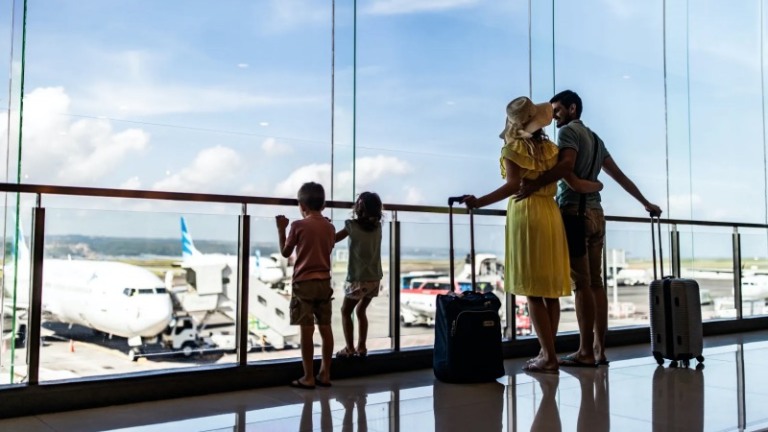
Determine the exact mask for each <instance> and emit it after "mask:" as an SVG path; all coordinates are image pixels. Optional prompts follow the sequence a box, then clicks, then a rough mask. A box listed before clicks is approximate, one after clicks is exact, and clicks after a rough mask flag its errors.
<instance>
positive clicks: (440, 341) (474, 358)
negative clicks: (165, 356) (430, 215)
mask: <svg viewBox="0 0 768 432" xmlns="http://www.w3.org/2000/svg"><path fill="white" fill-rule="evenodd" d="M462 198H463V197H452V198H449V199H448V208H449V212H448V215H449V226H450V243H451V245H450V249H451V262H450V275H451V292H450V293H448V294H446V295H438V296H437V301H436V307H437V311H436V316H435V349H434V354H433V362H432V366H433V369H434V372H435V377H437V379H439V380H440V381H444V382H448V383H478V382H489V381H494V380H496V379H497V378H499V377H501V376H503V375H504V356H503V353H502V349H501V318H500V317H499V309H501V300H499V298H498V297H497V296H496V295H495V294H493V293H478V292H475V291H467V292H465V293H463V294H456V293H455V281H454V278H455V276H454V269H453V257H454V250H453V204H454V203H456V202H461V201H462ZM469 221H470V222H469V226H470V242H471V246H470V265H471V266H472V287H473V289H475V288H476V287H477V284H476V283H475V245H474V220H473V216H472V211H471V210H470V212H469Z"/></svg>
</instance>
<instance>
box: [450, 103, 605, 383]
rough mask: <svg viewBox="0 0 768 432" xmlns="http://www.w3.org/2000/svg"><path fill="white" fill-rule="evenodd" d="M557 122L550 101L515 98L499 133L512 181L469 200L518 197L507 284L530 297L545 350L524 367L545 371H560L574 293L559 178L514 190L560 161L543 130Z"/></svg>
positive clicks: (588, 184)
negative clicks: (524, 192)
mask: <svg viewBox="0 0 768 432" xmlns="http://www.w3.org/2000/svg"><path fill="white" fill-rule="evenodd" d="M551 122H552V105H550V104H549V103H541V104H534V103H533V102H532V101H531V100H530V99H528V98H527V97H519V98H517V99H515V100H513V101H512V102H510V103H509V104H508V105H507V122H506V127H505V128H504V131H503V132H502V133H501V135H499V137H500V138H502V139H503V140H504V146H503V147H502V149H501V176H502V177H503V178H504V179H506V182H505V183H504V184H503V185H502V186H500V187H499V188H498V189H496V190H494V191H493V192H490V193H489V194H487V195H484V196H481V197H480V198H476V197H475V196H474V195H470V196H468V197H467V198H466V199H465V201H464V202H465V203H466V204H467V207H470V208H477V207H484V206H487V205H489V204H493V203H495V202H498V201H501V200H503V199H505V198H509V197H512V199H510V200H509V203H508V204H507V227H506V248H505V250H506V257H505V262H506V267H505V272H506V274H505V278H504V284H505V288H506V290H507V292H512V293H513V294H515V295H519V296H526V297H527V298H528V309H529V311H530V314H531V321H532V322H533V326H534V329H535V330H536V335H537V336H538V339H539V344H541V352H540V353H539V355H538V356H537V357H536V358H533V359H531V360H529V361H528V363H527V364H526V365H525V366H524V367H523V369H524V370H526V371H529V372H542V373H558V358H557V354H556V352H555V336H556V334H557V326H558V324H559V322H560V297H564V296H569V295H571V279H570V263H569V260H568V244H567V242H566V239H565V229H564V228H563V220H562V217H561V216H560V210H558V208H557V204H556V203H555V200H554V198H555V192H556V188H557V184H556V183H550V184H549V185H548V186H545V187H543V188H541V189H540V190H538V191H537V192H536V193H535V194H534V195H532V196H531V197H530V198H528V199H525V200H521V201H515V199H514V197H513V195H515V193H517V191H518V190H519V188H520V182H521V181H522V179H523V178H525V179H534V178H536V177H538V176H539V175H541V173H543V172H544V171H547V170H548V169H550V168H552V167H553V166H554V165H555V164H556V163H557V157H558V148H557V145H556V144H555V143H553V142H552V141H550V140H549V138H548V137H547V135H546V134H545V133H544V130H543V128H544V127H546V126H547V125H549V124H550V123H551ZM564 180H565V181H566V182H567V183H568V185H569V186H570V187H571V188H572V189H574V190H575V191H576V192H580V193H589V192H597V191H599V190H601V189H602V187H603V185H602V183H600V182H592V181H587V180H582V179H579V178H577V177H576V176H575V175H573V174H570V175H569V176H567V177H566V178H565V179H564ZM513 325H514V324H513Z"/></svg>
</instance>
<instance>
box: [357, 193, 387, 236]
mask: <svg viewBox="0 0 768 432" xmlns="http://www.w3.org/2000/svg"><path fill="white" fill-rule="evenodd" d="M382 210H383V208H382V204H381V198H379V195H378V194H377V193H375V192H363V193H361V194H360V195H359V196H358V197H357V201H355V206H354V207H353V208H352V214H353V219H354V220H356V221H357V223H358V224H360V227H361V228H362V229H363V230H365V231H373V230H375V229H376V228H377V227H378V226H379V224H380V223H381V219H382V217H383V214H382Z"/></svg>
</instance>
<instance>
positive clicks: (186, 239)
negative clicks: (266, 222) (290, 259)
mask: <svg viewBox="0 0 768 432" xmlns="http://www.w3.org/2000/svg"><path fill="white" fill-rule="evenodd" d="M181 258H182V263H181V264H182V267H194V266H196V265H215V264H226V265H228V266H229V268H230V269H231V270H232V272H233V274H234V273H236V270H237V256H236V255H225V254H218V253H205V254H204V253H202V252H200V251H199V250H197V248H196V247H195V243H194V242H193V241H192V236H191V235H190V234H189V229H187V221H186V220H185V219H184V217H182V218H181ZM248 260H249V270H250V274H251V276H253V277H256V278H258V279H259V280H260V281H261V282H263V283H265V284H268V285H271V284H277V283H280V282H283V280H284V279H285V275H286V270H287V261H286V260H285V259H284V258H282V256H280V254H277V253H273V254H271V255H270V256H269V257H266V258H264V257H262V256H261V251H259V250H257V251H256V255H255V256H251V257H249V258H248ZM232 285H233V286H234V284H232ZM231 298H236V297H231Z"/></svg>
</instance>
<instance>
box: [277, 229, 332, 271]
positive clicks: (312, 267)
mask: <svg viewBox="0 0 768 432" xmlns="http://www.w3.org/2000/svg"><path fill="white" fill-rule="evenodd" d="M335 244H336V229H335V228H334V226H333V224H332V223H330V222H329V221H328V219H326V218H325V217H323V216H322V215H319V214H318V215H314V214H313V215H309V216H307V217H305V218H304V219H300V220H297V221H294V222H293V223H291V231H290V232H289V233H288V238H287V239H286V240H285V246H286V247H289V248H292V247H294V246H295V247H296V263H295V265H294V267H293V282H301V281H307V280H312V279H330V278H331V252H332V251H333V246H334V245H335Z"/></svg>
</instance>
